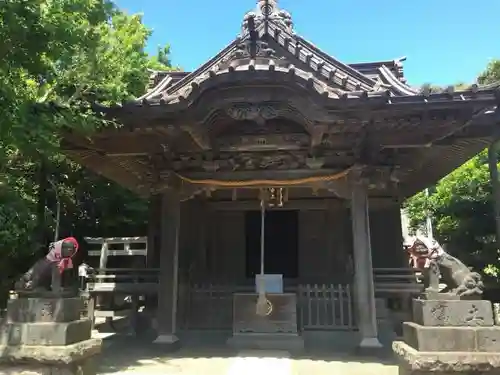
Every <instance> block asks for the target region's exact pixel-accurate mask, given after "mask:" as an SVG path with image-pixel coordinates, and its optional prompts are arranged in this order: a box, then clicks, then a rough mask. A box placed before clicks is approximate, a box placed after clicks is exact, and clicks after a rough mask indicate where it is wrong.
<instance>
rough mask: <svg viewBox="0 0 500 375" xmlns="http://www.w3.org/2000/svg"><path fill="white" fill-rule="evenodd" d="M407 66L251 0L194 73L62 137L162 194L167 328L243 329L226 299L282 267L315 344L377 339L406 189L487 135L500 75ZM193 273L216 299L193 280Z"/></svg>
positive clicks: (153, 196) (157, 77) (393, 286)
mask: <svg viewBox="0 0 500 375" xmlns="http://www.w3.org/2000/svg"><path fill="white" fill-rule="evenodd" d="M402 63H403V59H399V60H388V61H380V62H369V63H356V64H345V63H343V62H340V61H339V60H337V59H335V58H334V57H332V56H330V55H328V54H326V53H325V52H323V51H322V50H320V49H319V48H318V47H316V46H314V45H313V44H312V43H310V42H308V41H307V40H306V39H304V38H303V37H301V36H300V35H297V34H296V33H295V32H294V25H293V20H292V17H291V15H290V14H289V13H288V12H286V11H285V10H282V9H280V8H279V5H278V2H277V1H276V0H267V1H258V3H257V7H256V9H255V10H254V11H252V12H249V13H247V14H246V15H245V16H244V18H243V24H242V29H241V33H240V35H239V37H237V38H236V39H235V40H234V41H233V42H232V43H231V44H229V45H228V46H227V47H225V48H224V49H222V50H221V51H220V52H219V53H218V54H217V55H216V56H214V57H213V58H212V59H210V60H209V61H207V62H206V63H205V64H203V65H202V66H200V67H199V68H198V69H197V70H195V71H193V72H178V71H174V72H153V73H152V76H151V83H150V87H149V89H148V91H147V92H146V93H145V94H144V95H143V96H141V97H140V98H137V99H136V100H133V101H130V102H126V103H123V104H122V105H121V106H112V107H104V106H98V107H97V109H98V110H99V111H100V112H103V113H105V115H106V116H107V117H108V118H110V119H116V120H117V121H118V122H119V123H121V124H122V125H123V126H121V127H119V128H115V127H112V128H111V127H110V128H108V129H104V130H101V131H99V132H98V133H96V134H94V135H93V136H92V137H91V138H86V137H84V136H81V135H78V134H67V135H66V136H65V138H64V140H63V148H64V149H65V152H66V153H67V155H69V156H70V157H71V158H72V159H73V160H75V161H76V162H78V163H81V164H82V165H84V166H86V167H87V168H89V169H91V170H93V171H95V172H97V173H100V174H102V175H103V176H105V177H107V178H109V179H111V180H114V181H116V182H117V183H119V184H121V185H123V186H125V187H127V188H129V189H131V190H133V191H135V192H137V194H138V195H140V196H143V197H148V198H149V200H150V202H151V210H150V212H151V216H150V233H149V234H148V265H149V266H150V267H158V266H159V267H160V271H159V272H160V274H159V286H158V306H157V330H158V335H159V336H158V338H157V340H156V341H157V342H160V343H173V342H176V341H177V340H178V338H179V337H180V336H179V332H180V331H183V330H201V329H205V330H210V329H213V330H217V329H221V330H225V329H227V330H229V331H230V330H231V329H234V327H233V319H235V318H234V317H233V313H236V312H235V310H237V309H238V308H239V307H238V306H237V305H236V304H235V305H234V308H233V303H234V302H233V295H234V294H237V293H240V294H244V293H247V294H252V293H254V294H258V298H260V297H261V294H262V293H263V292H262V291H259V292H258V293H257V291H256V289H258V287H257V286H256V281H255V279H256V275H260V274H263V275H267V274H271V275H279V276H280V277H281V279H282V280H283V281H282V285H281V286H280V287H279V288H278V289H280V288H281V289H282V292H283V294H287V295H295V296H296V297H295V300H294V301H296V304H297V312H296V314H297V321H298V323H297V326H298V328H297V329H298V334H300V335H304V337H306V341H307V334H308V332H317V331H328V332H330V333H332V335H333V334H335V333H336V332H340V331H342V332H351V333H352V334H353V335H354V336H353V337H355V340H356V343H357V344H358V345H359V346H361V347H378V346H380V341H381V338H380V337H381V334H380V332H379V330H380V329H381V328H380V324H379V321H380V320H379V319H378V317H379V315H380V314H379V312H380V311H379V309H385V308H392V307H391V306H389V307H387V306H388V305H387V301H390V300H391V298H393V297H398V296H400V295H401V294H404V293H406V291H407V289H408V288H407V289H405V287H404V286H405V285H408V280H406V281H405V280H402V279H398V278H396V276H397V275H396V274H398V275H401V270H403V271H404V270H405V268H406V267H408V263H407V257H406V254H405V253H404V252H403V248H402V234H401V222H400V204H401V202H402V200H404V199H405V198H407V197H410V196H412V195H414V194H415V193H417V192H419V191H421V190H422V189H424V188H426V187H428V186H429V185H431V184H434V183H436V182H437V181H438V180H439V179H440V178H442V177H444V176H445V175H446V174H448V173H449V172H451V171H452V170H453V169H455V168H457V167H458V166H460V165H461V164H462V163H464V162H465V161H467V160H468V159H470V158H471V157H473V156H474V155H476V154H477V153H478V152H480V151H481V150H483V149H485V148H486V147H488V146H489V145H490V144H491V143H492V142H493V140H494V139H493V136H494V134H496V129H497V127H498V124H499V119H500V116H499V114H498V112H497V111H496V106H497V105H498V103H499V102H500V95H499V91H498V88H497V87H492V86H490V87H478V86H476V85H474V86H471V87H470V88H469V89H467V90H465V91H454V90H452V89H449V90H446V91H445V92H441V93H433V92H431V91H430V90H427V89H422V90H416V89H414V88H412V87H410V86H409V85H407V83H406V80H405V77H404V74H403V64H402ZM263 216H265V221H263V220H262V217H263ZM263 233H265V235H264V234H263ZM134 235H135V234H134ZM263 249H265V251H263ZM398 270H399V271H398ZM382 274H384V275H386V276H387V277H386V279H384V278H383V276H381V275H382ZM278 279H279V278H278ZM384 280H385V281H384ZM405 283H406V284H405ZM200 285H205V286H207V285H212V286H213V285H218V286H219V287H220V288H219V289H217V290H216V291H215V292H220V294H219V296H218V297H217V298H213V299H208V298H209V297H210V296H213V295H214V293H215V292H214V291H213V290H212V291H210V292H209V293H207V294H206V295H204V296H205V297H206V298H207V299H197V298H195V297H196V296H195V293H192V292H189V293H191V294H189V293H188V292H186V291H187V290H191V291H193V290H195V289H194V288H195V286H200ZM311 290H312V292H311ZM325 290H326V292H325ZM408 290H410V289H408ZM196 291H197V293H198V294H199V293H201V292H200V291H201V289H196ZM221 291H225V292H224V293H226V294H224V293H222V292H221ZM351 291H352V301H351ZM310 292H311V293H310ZM221 293H222V294H224V296H222V294H221ZM278 293H279V292H278ZM318 293H319V294H321V293H322V294H321V296H322V297H321V298H320V299H318V298H317V299H316V300H314V301H313V302H314V303H315V305H314V304H313V305H314V306H316V307H311V303H310V302H311V301H312V300H313V297H314V296H315V295H319V294H318ZM187 294H189V295H187ZM198 294H197V295H198ZM207 296H208V297H207ZM311 296H312V297H311ZM205 297H204V298H205ZM218 301H219V302H220V303H219V302H218ZM221 301H222V302H221ZM269 301H271V302H272V298H271V297H269V299H268V300H267V302H269ZM325 301H326V302H325ZM379 301H381V302H379ZM351 302H352V304H351ZM277 304H279V303H275V305H277ZM351 307H352V310H351ZM325 311H327V312H325ZM320 315H321V316H322V317H323V318H319V317H320ZM326 315H329V317H327V316H326ZM292 316H295V315H293V314H292ZM212 318H213V319H212ZM238 319H239V318H238ZM292 325H293V324H292ZM232 327H233V328H232ZM332 337H333V336H332ZM341 344H342V343H341Z"/></svg>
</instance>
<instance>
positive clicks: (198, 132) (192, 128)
mask: <svg viewBox="0 0 500 375" xmlns="http://www.w3.org/2000/svg"><path fill="white" fill-rule="evenodd" d="M181 129H182V130H183V131H185V132H186V133H188V134H189V135H190V136H191V138H192V139H193V141H194V142H195V143H196V145H197V146H198V147H199V148H200V149H201V150H203V151H206V150H210V149H211V148H212V142H211V140H210V136H209V134H208V131H207V129H205V128H204V127H203V126H201V125H199V124H185V125H181Z"/></svg>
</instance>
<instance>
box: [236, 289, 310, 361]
mask: <svg viewBox="0 0 500 375" xmlns="http://www.w3.org/2000/svg"><path fill="white" fill-rule="evenodd" d="M266 297H267V299H268V300H269V302H270V308H269V314H268V315H266V316H260V315H258V314H257V312H256V304H257V299H258V294H256V293H237V294H235V295H234V296H233V336H232V337H231V338H230V339H229V340H228V344H229V345H230V346H232V347H234V348H237V349H259V350H286V351H288V352H290V353H300V352H301V351H302V350H303V349H304V339H303V338H302V337H301V336H300V335H299V334H298V330H297V297H296V295H295V294H292V293H283V294H281V293H280V294H268V295H267V296H266Z"/></svg>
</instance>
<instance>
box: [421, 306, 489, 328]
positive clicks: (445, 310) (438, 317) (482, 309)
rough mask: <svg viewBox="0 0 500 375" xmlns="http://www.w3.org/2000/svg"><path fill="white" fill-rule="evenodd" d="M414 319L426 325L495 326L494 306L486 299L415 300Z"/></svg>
mask: <svg viewBox="0 0 500 375" xmlns="http://www.w3.org/2000/svg"><path fill="white" fill-rule="evenodd" d="M413 319H414V321H415V323H417V324H420V325H424V326H433V327H436V326H446V327H447V326H452V327H453V326H455V327H466V326H467V327H477V326H493V325H494V321H493V308H492V306H491V302H490V301H485V300H477V301H473V300H459V301H443V300H420V299H419V300H417V299H416V300H413Z"/></svg>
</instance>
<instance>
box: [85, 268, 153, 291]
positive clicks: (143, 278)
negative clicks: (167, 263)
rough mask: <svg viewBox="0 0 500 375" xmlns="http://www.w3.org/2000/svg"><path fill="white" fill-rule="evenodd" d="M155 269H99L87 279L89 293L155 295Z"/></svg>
mask: <svg viewBox="0 0 500 375" xmlns="http://www.w3.org/2000/svg"><path fill="white" fill-rule="evenodd" d="M158 274H159V269H157V268H100V269H96V270H95V272H94V274H92V275H90V276H89V277H88V282H87V291H88V292H90V293H120V294H155V293H157V292H158Z"/></svg>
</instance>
